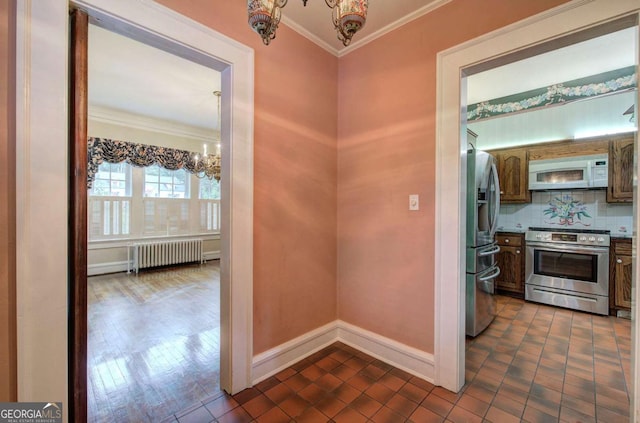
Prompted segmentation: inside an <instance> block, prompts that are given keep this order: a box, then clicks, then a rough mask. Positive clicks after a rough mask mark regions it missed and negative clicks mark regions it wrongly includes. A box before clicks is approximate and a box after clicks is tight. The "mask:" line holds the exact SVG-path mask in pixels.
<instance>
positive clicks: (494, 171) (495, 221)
mask: <svg viewBox="0 0 640 423" xmlns="http://www.w3.org/2000/svg"><path fill="white" fill-rule="evenodd" d="M491 173H492V175H493V183H494V184H495V195H494V196H493V197H494V201H495V207H494V210H495V211H494V212H493V220H492V221H491V230H490V232H489V234H490V237H491V238H493V237H494V236H495V234H496V229H497V228H498V214H499V213H500V180H499V179H498V168H497V167H496V164H495V162H494V163H491Z"/></svg>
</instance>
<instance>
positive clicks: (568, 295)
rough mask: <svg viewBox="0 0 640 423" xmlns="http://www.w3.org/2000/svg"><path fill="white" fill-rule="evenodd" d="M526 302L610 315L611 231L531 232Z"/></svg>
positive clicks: (532, 229)
mask: <svg viewBox="0 0 640 423" xmlns="http://www.w3.org/2000/svg"><path fill="white" fill-rule="evenodd" d="M525 240H526V242H527V247H526V249H527V255H526V266H525V269H526V272H525V278H526V281H525V299H526V300H529V301H535V302H539V303H545V304H551V305H556V306H560V307H566V308H571V309H575V310H582V311H588V312H591V313H597V314H609V243H610V240H609V231H600V230H575V229H573V230H572V229H556V228H529V230H528V231H527V233H526V236H525Z"/></svg>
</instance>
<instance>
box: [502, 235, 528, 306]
mask: <svg viewBox="0 0 640 423" xmlns="http://www.w3.org/2000/svg"><path fill="white" fill-rule="evenodd" d="M496 239H497V241H498V245H499V246H500V252H499V253H498V254H497V255H496V262H497V264H498V267H499V268H500V274H499V275H498V277H497V278H496V289H497V291H498V293H500V294H506V295H511V296H514V297H519V298H523V297H524V253H525V251H524V246H525V244H524V234H520V233H511V232H503V233H499V234H498V235H497V236H496Z"/></svg>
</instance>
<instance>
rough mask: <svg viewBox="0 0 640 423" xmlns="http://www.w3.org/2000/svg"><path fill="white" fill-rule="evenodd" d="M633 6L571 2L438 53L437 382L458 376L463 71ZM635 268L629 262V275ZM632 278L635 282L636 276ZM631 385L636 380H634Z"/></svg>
mask: <svg viewBox="0 0 640 423" xmlns="http://www.w3.org/2000/svg"><path fill="white" fill-rule="evenodd" d="M638 10H639V9H638V2H637V0H620V1H616V2H610V1H607V0H574V1H571V2H568V3H566V4H564V5H562V6H559V7H556V8H554V9H551V10H549V11H547V12H543V13H541V14H539V15H536V16H533V17H531V18H529V19H525V20H524V21H521V22H517V23H515V24H512V25H509V26H507V27H505V28H502V29H500V30H497V31H494V32H492V33H489V34H485V35H483V36H481V37H479V38H476V39H474V40H471V41H469V42H466V43H463V44H461V45H459V46H456V47H453V48H451V49H448V50H445V51H443V52H440V53H439V54H438V58H437V104H436V240H435V254H436V260H435V339H434V341H435V343H434V359H435V371H436V374H435V375H434V376H435V382H436V384H438V385H441V386H444V387H445V388H447V389H449V390H452V391H455V392H457V391H459V390H460V389H461V388H462V386H463V385H464V380H465V362H464V360H465V351H464V345H465V286H464V281H465V277H464V275H465V273H464V272H465V270H464V269H465V254H464V252H465V239H466V238H465V237H466V234H465V231H466V229H465V213H466V211H465V201H466V189H465V187H466V174H465V172H463V171H462V170H463V169H466V154H465V153H464V152H465V149H466V141H465V140H466V138H465V136H464V133H463V132H464V129H465V128H464V126H463V125H462V124H461V122H462V115H461V113H462V112H463V111H464V110H466V107H461V104H463V100H462V99H463V98H465V97H466V87H465V84H464V80H462V83H461V77H462V75H463V71H464V69H465V68H468V67H470V66H472V65H477V64H479V63H483V62H486V61H488V60H491V59H495V58H496V57H500V56H503V55H506V54H509V53H513V52H516V51H519V50H522V49H524V48H527V47H530V46H533V45H536V44H539V43H542V42H546V41H548V40H551V39H554V38H558V37H562V36H566V35H568V34H571V33H574V32H578V31H581V30H584V29H587V28H589V27H592V26H595V25H600V24H603V23H605V22H607V21H610V20H613V19H615V18H618V17H622V16H625V15H636V21H637V19H638V17H637V16H638ZM636 144H637V137H636ZM636 150H637V149H636ZM636 162H637V161H636ZM636 170H637V169H636ZM634 199H635V196H634ZM634 204H636V202H635V201H634ZM638 209H639V208H638V207H637V206H636V207H634V222H636V227H635V228H634V235H635V233H636V230H637V229H638V228H639V227H640V226H638V224H639V223H640V214H639V211H638ZM634 242H635V241H634ZM452 252H455V253H454V254H452ZM638 266H639V264H638V261H637V260H636V261H635V262H634V271H635V272H636V274H637V273H638V272H637V271H636V270H637V268H638ZM633 279H634V284H635V274H634V278H633ZM448 281H458V283H453V284H452V283H448ZM633 292H634V296H635V297H636V298H635V299H636V300H637V299H638V298H637V297H638V295H639V294H638V290H637V289H634V291H633ZM636 303H637V302H636ZM635 308H636V307H634V316H635ZM633 328H634V330H633V339H632V343H633V351H638V348H637V343H638V336H636V333H637V330H638V329H639V328H640V326H639V322H638V320H637V319H635V320H634V324H633ZM632 356H633V354H632ZM632 369H633V370H632V373H633V376H632V377H633V379H634V382H638V379H639V376H640V370H638V363H635V361H634V363H632ZM633 386H638V385H637V383H634V384H633ZM639 392H640V389H636V390H635V392H634V393H633V396H632V398H634V399H635V400H632V403H634V404H635V406H636V407H637V405H638V401H637V399H638V394H639ZM632 410H635V407H633V408H632Z"/></svg>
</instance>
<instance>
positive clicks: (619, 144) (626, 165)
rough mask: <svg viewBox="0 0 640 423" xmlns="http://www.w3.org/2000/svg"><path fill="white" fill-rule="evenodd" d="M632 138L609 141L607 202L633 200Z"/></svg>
mask: <svg viewBox="0 0 640 423" xmlns="http://www.w3.org/2000/svg"><path fill="white" fill-rule="evenodd" d="M633 150H634V142H633V138H625V139H620V140H611V141H610V142H609V187H608V188H607V202H608V203H631V202H633V153H634V151H633Z"/></svg>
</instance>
